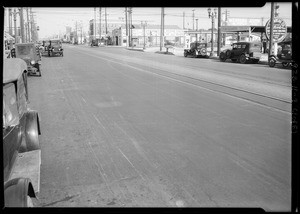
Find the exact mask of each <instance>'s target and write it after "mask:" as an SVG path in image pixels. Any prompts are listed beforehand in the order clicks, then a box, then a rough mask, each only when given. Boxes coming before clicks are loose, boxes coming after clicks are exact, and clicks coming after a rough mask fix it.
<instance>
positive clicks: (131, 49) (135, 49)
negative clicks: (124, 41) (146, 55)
mask: <svg viewBox="0 0 300 214" xmlns="http://www.w3.org/2000/svg"><path fill="white" fill-rule="evenodd" d="M125 49H126V50H130V51H141V52H145V51H144V50H143V49H137V48H125Z"/></svg>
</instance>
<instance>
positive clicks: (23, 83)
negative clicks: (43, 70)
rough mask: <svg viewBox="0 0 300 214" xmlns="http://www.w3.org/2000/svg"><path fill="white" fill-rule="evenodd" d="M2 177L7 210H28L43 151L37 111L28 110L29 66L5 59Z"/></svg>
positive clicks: (37, 179) (14, 59)
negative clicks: (25, 208)
mask: <svg viewBox="0 0 300 214" xmlns="http://www.w3.org/2000/svg"><path fill="white" fill-rule="evenodd" d="M2 118H3V120H2V125H3V130H2V132H3V145H2V146H3V178H4V202H5V207H29V206H32V205H33V199H34V198H36V194H37V193H38V192H39V184H40V174H39V173H40V165H41V150H40V144H39V137H38V136H39V135H40V134H41V131H40V123H39V116H38V112H37V111H33V110H30V109H29V107H28V89H27V64H26V62H25V61H24V60H22V59H19V58H9V59H4V60H3V117H2Z"/></svg>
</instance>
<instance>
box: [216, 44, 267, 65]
mask: <svg viewBox="0 0 300 214" xmlns="http://www.w3.org/2000/svg"><path fill="white" fill-rule="evenodd" d="M261 47H262V44H261V42H236V43H233V44H232V49H226V50H223V51H222V52H221V53H220V57H219V58H220V60H221V61H222V62H225V61H226V60H227V59H231V61H232V62H237V61H238V62H240V63H242V64H244V63H246V62H248V61H252V62H255V63H258V62H259V59H260V57H261V55H262V53H261Z"/></svg>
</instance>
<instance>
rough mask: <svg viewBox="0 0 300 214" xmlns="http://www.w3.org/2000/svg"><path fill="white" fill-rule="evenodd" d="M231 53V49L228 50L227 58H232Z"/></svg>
mask: <svg viewBox="0 0 300 214" xmlns="http://www.w3.org/2000/svg"><path fill="white" fill-rule="evenodd" d="M230 55H231V52H230V50H227V51H226V58H230Z"/></svg>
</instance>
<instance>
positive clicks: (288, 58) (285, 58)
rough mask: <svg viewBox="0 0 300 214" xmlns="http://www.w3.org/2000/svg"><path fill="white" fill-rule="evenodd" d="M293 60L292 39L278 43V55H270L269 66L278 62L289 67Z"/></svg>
mask: <svg viewBox="0 0 300 214" xmlns="http://www.w3.org/2000/svg"><path fill="white" fill-rule="evenodd" d="M292 62H293V60H292V41H291V40H289V41H284V42H280V43H278V51H277V55H276V56H275V55H274V54H273V55H270V57H269V66H270V67H274V66H275V65H276V64H278V63H281V64H282V66H283V67H287V66H289V65H290V64H292Z"/></svg>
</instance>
